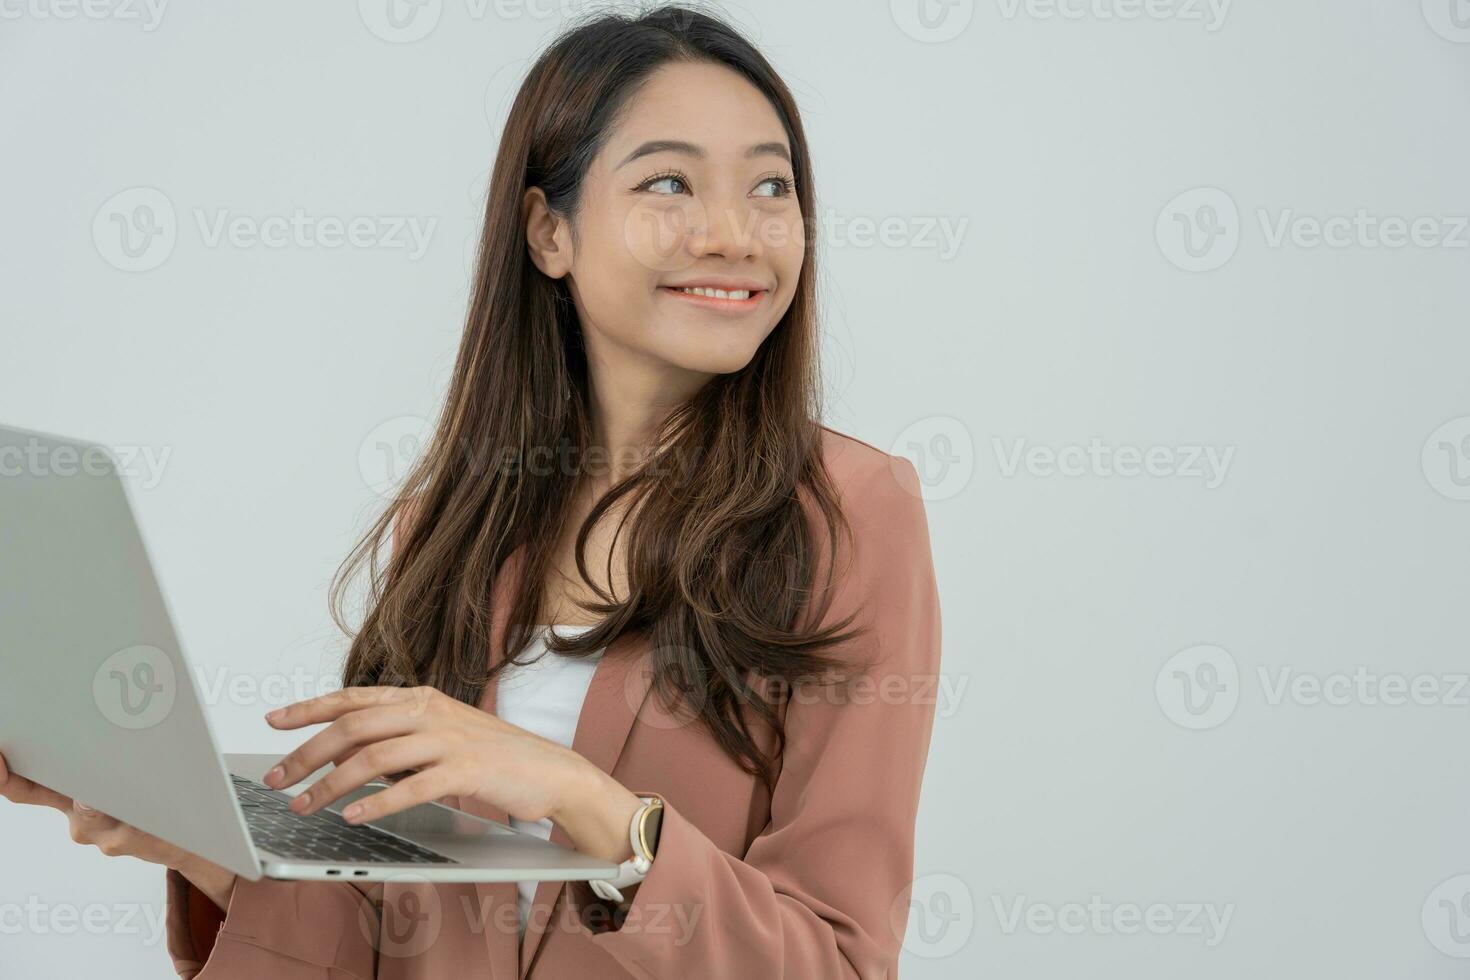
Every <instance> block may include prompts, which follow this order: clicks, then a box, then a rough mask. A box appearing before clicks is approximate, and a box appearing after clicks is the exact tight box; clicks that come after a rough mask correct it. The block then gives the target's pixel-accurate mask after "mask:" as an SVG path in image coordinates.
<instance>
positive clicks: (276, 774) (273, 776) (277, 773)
mask: <svg viewBox="0 0 1470 980" xmlns="http://www.w3.org/2000/svg"><path fill="white" fill-rule="evenodd" d="M285 778H286V767H285V766H276V767H275V768H274V769H272V770H271V771H270V772H268V773H266V774H265V782H266V785H268V786H274V785H276V783H279V782H280V781H281V780H283V779H285Z"/></svg>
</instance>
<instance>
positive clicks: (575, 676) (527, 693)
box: [495, 624, 605, 932]
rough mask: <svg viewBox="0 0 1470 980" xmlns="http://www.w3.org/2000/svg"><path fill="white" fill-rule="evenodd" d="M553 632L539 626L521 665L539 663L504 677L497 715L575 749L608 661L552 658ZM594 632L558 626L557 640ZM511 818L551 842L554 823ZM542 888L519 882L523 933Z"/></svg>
mask: <svg viewBox="0 0 1470 980" xmlns="http://www.w3.org/2000/svg"><path fill="white" fill-rule="evenodd" d="M547 628H548V627H546V626H537V627H536V628H535V633H534V634H533V635H532V638H531V642H530V643H529V644H528V645H527V647H526V649H525V651H524V652H522V653H521V654H520V655H519V656H518V657H517V659H519V660H527V659H531V658H535V660H534V662H533V663H528V664H524V665H523V664H510V665H508V666H507V667H506V668H505V669H504V671H502V672H501V675H500V679H499V680H498V681H497V682H496V688H495V714H496V715H497V716H498V717H499V718H501V719H503V720H504V721H507V722H510V723H511V724H512V725H516V726H519V727H521V728H524V729H526V731H529V732H535V733H536V734H537V735H540V736H541V737H542V738H548V739H550V740H552V741H553V742H560V743H561V744H562V745H565V746H566V747H567V748H571V747H572V738H573V736H575V735H576V733H577V719H578V718H579V717H580V716H581V714H582V701H583V700H584V699H585V698H586V696H587V686H588V685H589V684H591V683H592V674H593V671H595V670H596V669H597V662H598V661H599V660H601V659H602V654H603V650H598V651H597V652H596V653H594V654H592V655H591V656H589V657H587V658H585V659H583V658H577V657H564V656H562V655H561V654H557V653H552V652H551V651H549V650H547V649H546V643H545V640H544V635H545V632H546V630H547ZM589 629H592V627H590V626H567V625H562V624H557V626H556V631H557V635H558V636H565V637H570V636H576V635H577V634H578V633H583V632H586V631H587V630H589ZM604 649H605V648H604ZM507 816H508V818H509V820H510V825H511V826H512V827H513V828H515V829H516V830H519V831H522V832H524V833H527V834H535V835H536V836H537V837H540V838H541V839H542V840H548V839H550V837H551V821H550V820H547V819H542V820H534V821H527V820H517V819H516V818H515V817H510V816H509V815H507ZM538 884H540V882H536V881H520V882H516V889H517V891H518V892H519V894H518V895H517V896H516V898H517V902H516V905H517V909H518V911H519V913H520V928H521V932H525V931H526V918H527V915H528V913H529V912H530V908H531V902H532V901H533V899H534V898H535V895H536V886H537V885H538Z"/></svg>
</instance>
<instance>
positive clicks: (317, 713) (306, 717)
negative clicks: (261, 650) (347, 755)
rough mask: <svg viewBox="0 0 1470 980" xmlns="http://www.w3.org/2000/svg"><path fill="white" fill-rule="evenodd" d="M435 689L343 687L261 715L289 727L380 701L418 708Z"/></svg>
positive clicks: (335, 716) (330, 718)
mask: <svg viewBox="0 0 1470 980" xmlns="http://www.w3.org/2000/svg"><path fill="white" fill-rule="evenodd" d="M438 693H439V692H438V691H436V690H435V689H434V688H431V687H430V688H424V687H344V688H343V689H342V690H340V691H333V692H332V693H331V694H323V695H322V696H321V697H316V698H308V699H307V700H305V701H298V702H296V703H295V704H288V705H286V706H285V707H284V708H277V709H276V710H275V711H271V712H269V713H267V714H266V716H265V719H266V721H268V722H269V723H270V724H271V725H272V726H273V727H275V728H287V729H290V728H302V727H304V726H306V725H320V724H324V723H325V722H329V721H335V720H336V719H338V718H340V717H342V716H343V715H345V714H347V713H348V712H350V711H360V710H362V709H364V708H373V707H378V706H381V705H397V704H406V703H412V704H415V705H417V706H418V707H419V708H420V709H421V710H422V709H423V707H424V706H425V705H426V704H427V703H428V702H429V701H430V700H432V698H433V697H434V695H436V694H438Z"/></svg>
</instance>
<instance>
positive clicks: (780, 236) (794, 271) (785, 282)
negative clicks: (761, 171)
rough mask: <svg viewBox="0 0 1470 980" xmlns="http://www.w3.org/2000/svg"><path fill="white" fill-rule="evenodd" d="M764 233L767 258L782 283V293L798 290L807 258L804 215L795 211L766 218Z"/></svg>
mask: <svg viewBox="0 0 1470 980" xmlns="http://www.w3.org/2000/svg"><path fill="white" fill-rule="evenodd" d="M763 232H764V234H763V240H764V241H765V242H766V256H767V258H768V260H769V261H770V263H771V266H772V267H773V268H774V269H775V270H776V273H777V275H778V276H779V277H780V279H781V280H782V287H783V290H785V291H792V290H795V288H796V277H797V275H798V274H800V272H801V263H802V259H803V258H804V257H805V255H806V233H805V232H806V229H805V226H804V224H803V221H802V217H801V212H800V211H799V210H797V209H796V208H792V209H791V212H790V213H782V214H775V215H769V216H767V217H766V219H765V225H764V228H763Z"/></svg>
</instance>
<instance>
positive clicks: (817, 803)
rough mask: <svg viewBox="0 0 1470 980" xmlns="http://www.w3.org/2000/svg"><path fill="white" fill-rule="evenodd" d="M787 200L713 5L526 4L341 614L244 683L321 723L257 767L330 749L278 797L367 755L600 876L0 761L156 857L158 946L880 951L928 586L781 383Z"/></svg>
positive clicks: (794, 152) (754, 94) (768, 77)
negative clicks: (142, 813) (46, 776)
mask: <svg viewBox="0 0 1470 980" xmlns="http://www.w3.org/2000/svg"><path fill="white" fill-rule="evenodd" d="M812 214H813V188H812V173H811V165H810V157H809V154H808V149H807V145H806V140H805V137H804V135H803V132H802V127H801V122H800V119H799V117H798V115H797V110H796V107H795V104H794V102H793V100H792V97H791V95H790V93H789V91H788V90H787V88H786V86H785V85H784V84H783V83H782V82H781V80H780V79H779V78H778V77H777V76H776V74H775V72H774V71H773V70H772V68H771V67H770V65H769V64H768V63H767V62H766V61H765V59H764V58H762V57H761V55H760V54H759V53H757V52H756V51H755V50H754V49H753V48H752V47H751V46H750V45H749V44H748V42H746V41H745V40H744V39H743V38H741V37H740V36H739V35H738V34H736V33H735V32H734V31H733V30H731V29H730V28H729V27H728V26H726V25H725V24H723V23H721V22H719V21H718V20H716V19H712V18H710V17H708V16H706V15H703V14H699V13H694V12H691V11H688V10H684V9H680V8H676V7H669V8H663V9H659V10H656V11H654V12H651V13H649V14H646V15H644V16H641V17H637V18H633V19H630V18H624V17H617V16H603V17H601V18H599V19H597V20H595V21H592V22H590V23H587V24H585V25H584V26H581V27H578V28H576V29H574V30H572V31H570V32H569V33H567V34H565V35H563V37H562V38H561V39H559V40H558V41H557V42H556V43H554V44H553V46H552V47H551V48H550V49H549V50H548V51H547V52H546V53H545V54H544V55H543V56H542V57H541V58H540V60H539V61H538V62H537V64H536V65H535V66H534V67H533V68H532V70H531V72H530V73H529V75H528V77H527V78H526V80H525V82H524V83H523V85H522V87H521V90H520V92H519V95H518V97H517V98H516V100H515V103H514V106H513V107H512V109H511V112H510V116H509V119H508V121H507V123H506V128H505V133H504V138H503V140H502V143H501V147H500V152H499V155H498V158H497V161H496V164H495V170H494V174H493V177H492V183H491V188H490V193H489V200H488V205H487V209H486V217H485V227H484V234H483V238H482V240H481V244H480V252H479V270H478V275H477V278H476V281H475V284H474V289H473V295H472V300H471V306H470V310H469V314H468V322H467V326H466V329H465V332H464V336H463V341H462V344H461V347H460V351H459V355H458V361H457V365H456V369H455V373H454V378H453V381H452V383H451V387H450V390H449V393H448V397H447V403H446V406H445V411H444V412H443V414H442V418H441V421H440V423H439V425H438V429H437V431H436V434H435V437H434V439H433V441H432V444H431V445H430V446H429V448H428V450H427V451H426V453H425V454H424V456H423V458H422V460H421V462H420V464H419V465H418V467H417V469H416V471H415V472H414V473H413V474H412V475H411V476H410V477H409V479H408V481H407V484H406V486H405V489H404V491H403V493H402V494H401V495H400V496H399V497H398V499H397V500H396V501H395V502H394V503H393V505H392V506H391V507H389V508H388V510H387V511H386V513H384V514H383V516H382V518H381V519H380V520H379V521H378V522H377V524H376V526H375V527H374V528H373V530H372V531H371V533H370V534H369V535H368V536H367V537H366V538H365V540H364V541H363V542H362V543H361V544H360V545H359V546H358V548H357V549H356V550H355V551H354V552H353V554H352V555H351V556H349V559H348V561H347V562H346V563H344V566H343V569H342V570H341V572H340V573H339V577H338V580H337V582H336V588H335V590H334V595H333V599H334V603H333V609H334V613H335V614H336V615H338V617H339V621H341V620H342V618H343V617H342V612H341V610H342V605H343V596H344V593H345V587H346V585H347V583H348V582H349V581H351V580H352V579H353V578H354V577H355V575H356V573H357V572H359V571H363V570H364V569H365V570H367V572H368V574H369V576H370V580H371V583H372V590H371V601H370V603H369V604H368V605H369V608H368V611H367V615H366V616H365V619H364V621H363V623H362V626H361V628H360V630H359V631H358V632H357V635H356V636H355V638H354V642H353V645H352V648H351V651H350V654H349V657H348V661H347V664H346V669H345V677H344V681H345V684H346V690H344V691H343V692H342V693H341V694H338V695H334V696H329V697H326V698H318V699H313V700H311V701H306V702H301V703H299V704H296V705H291V706H288V707H287V708H285V709H282V710H281V711H278V712H273V713H272V715H271V716H269V717H270V720H271V723H272V724H274V725H276V726H277V727H280V728H285V729H296V728H300V727H302V726H305V725H314V724H319V723H327V725H326V727H325V728H324V729H322V730H321V731H320V732H319V733H318V734H316V735H315V736H314V737H312V738H311V739H310V740H308V741H306V742H305V743H303V745H302V746H301V747H300V748H298V749H297V750H296V751H295V752H292V753H291V754H290V755H289V756H287V757H286V758H285V759H284V760H283V761H282V765H281V772H279V773H278V774H275V776H274V778H272V779H271V780H269V781H270V782H271V784H272V785H273V786H276V787H278V788H283V787H286V786H290V785H293V784H295V783H298V782H300V781H301V780H302V779H303V778H304V777H305V776H307V775H308V774H310V773H311V772H312V771H314V770H315V769H317V768H318V767H320V766H322V765H324V764H325V763H327V762H329V761H333V762H336V763H337V767H336V768H335V769H334V770H333V772H332V774H331V775H329V776H328V777H326V778H324V779H323V780H321V781H320V782H319V783H317V784H315V785H313V786H310V787H308V792H309V797H310V799H309V801H305V802H303V801H300V800H298V803H297V804H296V806H297V808H298V809H299V810H301V811H303V812H306V811H315V810H318V809H320V808H321V807H322V806H324V805H326V804H327V803H330V802H332V801H333V800H335V799H337V798H339V797H340V796H341V795H343V794H344V793H346V792H347V791H349V790H351V789H353V788H355V787H357V786H360V785H361V784H362V783H364V782H366V781H368V780H370V779H374V778H378V777H381V776H384V775H392V774H397V775H399V776H401V778H398V779H396V780H395V781H394V782H393V785H392V786H391V788H389V789H386V790H383V791H381V792H379V793H377V794H375V795H373V796H371V797H368V798H366V799H365V800H363V801H361V806H362V808H363V811H362V813H361V814H360V816H358V817H357V819H373V818H376V817H381V816H382V815H384V814H385V813H388V812H394V811H397V810H401V809H403V808H405V807H408V806H411V805H413V804H415V803H417V802H422V801H425V800H432V799H443V800H445V801H446V802H450V803H452V804H453V805H456V806H459V807H461V808H463V809H465V810H467V811H469V812H473V813H476V814H479V815H481V816H486V817H490V818H492V819H497V820H502V821H508V822H512V823H514V824H516V825H517V826H520V827H521V828H523V829H528V830H531V831H532V832H540V833H542V834H543V835H544V834H549V835H550V838H551V839H552V840H554V841H559V842H562V843H565V844H568V845H570V846H572V847H576V848H577V849H579V850H582V851H585V852H587V853H589V854H593V855H596V856H598V857H601V858H604V859H607V860H610V861H617V862H627V865H626V866H625V873H624V875H623V876H622V877H621V879H620V881H621V886H620V887H615V888H614V889H613V890H612V891H611V892H606V891H604V890H602V889H600V888H595V887H594V886H592V885H591V884H589V883H585V882H575V883H569V884H563V883H561V882H542V883H539V884H536V883H529V882H528V883H522V884H521V886H520V887H517V886H516V885H515V884H514V883H507V884H495V885H439V886H431V885H427V884H422V883H416V882H414V881H413V880H412V876H405V879H404V880H403V881H393V882H389V883H387V884H385V885H379V886H368V885H353V884H351V883H347V882H342V883H337V882H332V883H301V882H282V881H271V880H262V881H258V882H250V881H244V880H235V878H234V877H233V876H232V875H231V874H230V873H229V872H227V871H225V870H224V869H222V868H218V867H214V866H210V865H208V864H207V863H206V862H203V861H201V860H200V859H198V858H196V857H194V856H192V855H188V854H184V853H181V852H179V851H178V850H177V849H176V848H172V847H170V846H169V845H166V844H163V843H162V842H160V841H158V840H157V839H155V838H151V837H149V836H147V835H146V834H142V833H141V832H138V831H136V830H134V829H132V828H130V827H127V826H125V825H121V824H118V823H117V822H116V821H112V820H110V819H109V818H107V817H106V816H105V815H102V814H99V813H97V812H96V811H87V810H85V809H84V808H82V807H80V806H78V805H76V804H74V802H73V801H71V800H68V799H65V798H64V797H60V796H59V795H57V794H54V793H51V792H50V791H49V790H46V789H45V788H43V787H39V786H35V785H33V784H30V783H26V782H25V781H24V780H22V779H20V778H19V777H10V778H8V779H7V778H5V774H4V770H3V765H0V792H3V793H4V794H5V795H6V796H8V797H10V798H11V799H14V800H18V801H21V802H29V803H40V804H44V805H51V806H55V807H57V808H59V809H63V810H65V811H66V812H67V813H68V814H69V815H70V819H71V823H72V834H73V837H74V838H75V839H77V840H78V841H81V842H84V843H91V844H94V845H96V846H98V847H100V848H101V849H102V850H103V851H104V852H105V853H108V854H130V855H133V856H137V857H141V858H143V859H145V860H150V861H155V862H157V863H159V864H162V865H164V866H165V867H167V868H168V871H167V876H168V885H169V890H168V894H169V924H170V933H169V949H170V952H171V953H172V955H173V957H174V961H175V966H176V968H177V970H178V972H179V974H180V976H182V977H185V978H189V977H195V976H197V977H198V978H199V980H246V978H254V977H256V976H270V977H272V978H274V980H307V978H322V980H325V978H329V977H330V978H336V977H355V978H361V980H368V978H374V977H378V978H395V977H409V976H424V977H428V976H435V977H438V976H451V975H454V976H461V975H462V976H481V977H485V976H493V977H496V978H498V980H511V978H517V977H519V978H524V977H528V976H534V977H540V978H573V977H576V978H582V977H667V978H681V980H682V978H687V977H700V978H706V980H709V978H730V980H737V978H738V980H747V978H751V977H802V978H816V977H862V978H879V977H892V976H893V975H894V974H895V972H896V963H897V959H898V952H899V948H900V942H901V938H902V935H903V931H904V927H905V922H906V917H907V912H908V908H907V890H908V886H909V883H910V880H911V876H912V864H913V837H914V822H915V813H916V808H917V804H918V798H919V789H920V783H921V778H922V773H923V768H924V763H925V759H926V756H927V751H928V741H929V735H930V730H931V726H932V721H933V704H932V699H931V698H929V697H927V696H926V693H927V692H928V691H929V690H931V689H932V686H933V681H934V679H935V677H936V675H937V671H938V668H939V645H940V616H939V605H938V598H937V591H936V587H935V582H934V573H933V566H932V561H931V558H930V552H929V538H928V530H927V524H926V518H925V514H924V509H923V503H922V500H921V498H920V496H919V484H918V478H917V474H916V473H915V471H914V469H913V467H912V465H911V464H909V463H908V462H907V461H906V460H904V459H901V458H898V457H893V456H890V455H888V454H887V453H884V452H882V451H880V450H878V449H876V448H874V447H872V446H870V445H868V444H866V443H863V442H860V441H858V440H855V439H852V438H849V437H847V436H843V435H840V434H838V433H836V432H833V431H832V430H830V429H827V428H825V427H823V426H821V425H820V424H819V422H818V421H817V418H818V417H819V412H818V400H817V396H816V390H817V383H816V381H817V378H818V370H817V364H816V358H815V355H816V351H817V335H816V324H815V307H814V284H815V267H814V258H813V248H812V242H811V236H810V235H809V234H808V230H809V228H810V227H811V219H812ZM390 534H391V536H392V539H393V545H392V549H391V550H392V555H391V560H390V561H389V562H388V563H387V564H386V565H382V564H381V563H380V562H378V561H377V556H378V554H379V552H380V550H381V549H382V546H383V544H384V541H385V539H387V538H388V537H389V535H390ZM549 624H555V625H556V627H557V630H556V633H557V635H556V636H550V635H548V633H547V631H546V630H545V629H544V628H542V627H544V626H546V625H549ZM532 661H534V662H532ZM348 815H349V816H351V815H352V813H351V811H349V813H348ZM650 818H652V819H650ZM640 831H641V836H640ZM635 845H636V846H635ZM639 851H647V852H648V853H646V854H640V853H638V852H639ZM650 857H651V859H652V860H651V861H647V860H646V859H647V858H650ZM638 858H644V859H645V861H644V863H641V864H640V863H638V862H637V860H636V859H638ZM615 884H616V883H615Z"/></svg>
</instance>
